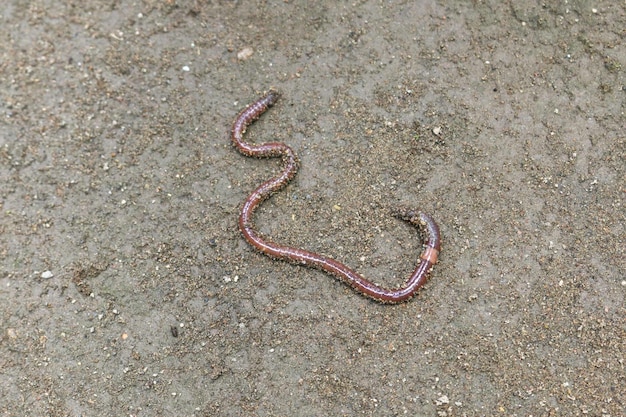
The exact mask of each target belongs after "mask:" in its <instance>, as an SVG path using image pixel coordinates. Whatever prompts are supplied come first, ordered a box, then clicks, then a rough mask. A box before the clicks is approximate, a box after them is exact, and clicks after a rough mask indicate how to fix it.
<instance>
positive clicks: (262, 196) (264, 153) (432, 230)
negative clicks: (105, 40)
mask: <svg viewBox="0 0 626 417" xmlns="http://www.w3.org/2000/svg"><path fill="white" fill-rule="evenodd" d="M279 97H280V94H279V93H278V92H277V91H274V90H270V91H269V92H268V93H267V94H265V95H264V96H263V97H261V98H259V99H258V100H257V101H255V102H254V103H252V104H250V105H249V106H247V107H246V108H245V109H243V110H242V111H241V112H240V113H239V115H238V116H237V118H236V119H235V122H234V123H233V128H232V132H231V134H232V141H233V144H234V145H235V147H236V148H237V149H238V150H239V152H241V153H242V154H243V155H246V156H254V157H258V158H270V157H281V158H282V159H283V170H282V171H281V172H280V174H278V175H277V176H275V177H272V178H270V179H269V180H267V181H265V182H264V183H262V184H261V185H259V186H258V187H257V188H256V189H255V190H254V191H253V192H252V194H250V196H249V197H248V198H247V199H246V201H245V202H244V204H243V207H242V209H241V213H240V215H239V229H240V230H241V233H242V234H243V236H244V238H245V239H246V240H247V241H248V243H250V245H252V246H253V247H254V248H255V249H257V250H258V251H260V252H261V253H264V254H266V255H268V256H270V257H272V258H277V259H282V260H285V261H290V262H294V263H297V264H301V265H306V266H310V267H314V268H318V269H320V270H322V271H325V272H328V273H330V274H332V275H334V276H336V277H338V278H339V279H341V280H342V281H343V282H345V283H346V284H347V285H349V286H351V287H352V288H354V289H355V290H356V291H358V292H360V293H361V294H363V295H365V296H367V297H370V298H372V299H374V300H376V301H379V302H383V303H399V302H402V301H406V300H408V299H410V298H411V297H413V295H415V293H416V292H417V290H418V289H419V288H420V287H421V286H422V285H424V284H425V283H426V281H427V280H428V275H429V274H430V271H431V270H432V268H433V266H434V265H435V264H436V263H437V257H438V256H439V252H440V250H441V237H440V233H439V226H438V225H437V223H436V222H435V220H434V219H433V218H432V217H431V216H430V215H428V214H426V213H417V212H407V213H404V214H402V215H401V216H400V217H401V218H402V219H403V220H406V221H408V222H409V223H411V224H413V225H415V226H423V227H424V229H425V231H426V234H427V236H428V237H427V239H426V242H425V244H424V245H425V248H424V251H423V252H422V253H421V255H420V259H419V261H418V262H419V263H418V264H417V266H416V268H415V270H414V271H413V273H412V274H411V276H410V277H409V279H408V280H407V281H406V282H405V283H404V285H403V286H402V287H400V288H394V289H388V288H384V287H381V286H379V285H377V284H375V283H373V282H372V281H370V280H368V279H366V278H365V277H363V276H362V275H360V274H359V273H357V272H356V271H354V270H352V269H350V268H349V267H347V266H346V265H344V264H342V263H341V262H339V261H336V260H334V259H332V258H329V257H326V256H324V255H320V254H318V253H315V252H309V251H307V250H304V249H299V248H293V247H289V246H284V245H280V244H278V243H274V242H272V241H270V240H268V239H266V238H264V237H262V236H261V235H259V234H258V233H257V232H256V230H255V228H254V223H253V221H252V216H253V215H254V211H255V210H256V208H257V207H258V206H259V205H260V204H261V203H262V202H263V201H264V200H266V199H267V198H269V197H270V196H271V195H272V194H273V193H275V192H277V191H279V190H281V189H282V188H284V187H285V186H286V185H287V184H288V183H289V181H291V180H292V179H293V178H294V177H295V176H296V173H297V172H298V164H299V161H298V157H297V156H296V154H295V152H294V151H293V149H291V148H290V147H289V146H287V145H286V144H284V143H281V142H268V143H263V144H260V145H256V144H251V143H248V142H245V141H244V140H243V135H244V133H245V132H246V128H247V127H248V126H249V125H250V124H251V123H252V122H254V121H255V120H257V119H258V118H259V117H260V116H261V115H262V114H263V113H265V111H267V109H268V108H270V107H271V106H273V105H274V104H275V103H276V101H278V98H279Z"/></svg>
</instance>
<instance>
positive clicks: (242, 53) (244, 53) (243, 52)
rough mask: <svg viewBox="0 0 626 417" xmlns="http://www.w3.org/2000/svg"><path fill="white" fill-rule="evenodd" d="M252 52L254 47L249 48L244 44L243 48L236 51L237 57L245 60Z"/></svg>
mask: <svg viewBox="0 0 626 417" xmlns="http://www.w3.org/2000/svg"><path fill="white" fill-rule="evenodd" d="M253 53H254V49H252V48H250V47H249V46H246V47H245V48H243V49H242V50H241V51H239V52H238V53H237V59H238V60H240V61H245V60H246V59H248V58H250V57H251V56H252V54H253Z"/></svg>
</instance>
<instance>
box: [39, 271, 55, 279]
mask: <svg viewBox="0 0 626 417" xmlns="http://www.w3.org/2000/svg"><path fill="white" fill-rule="evenodd" d="M53 276H54V274H53V273H52V271H45V272H42V273H41V278H44V279H50V278H52V277H53Z"/></svg>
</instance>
